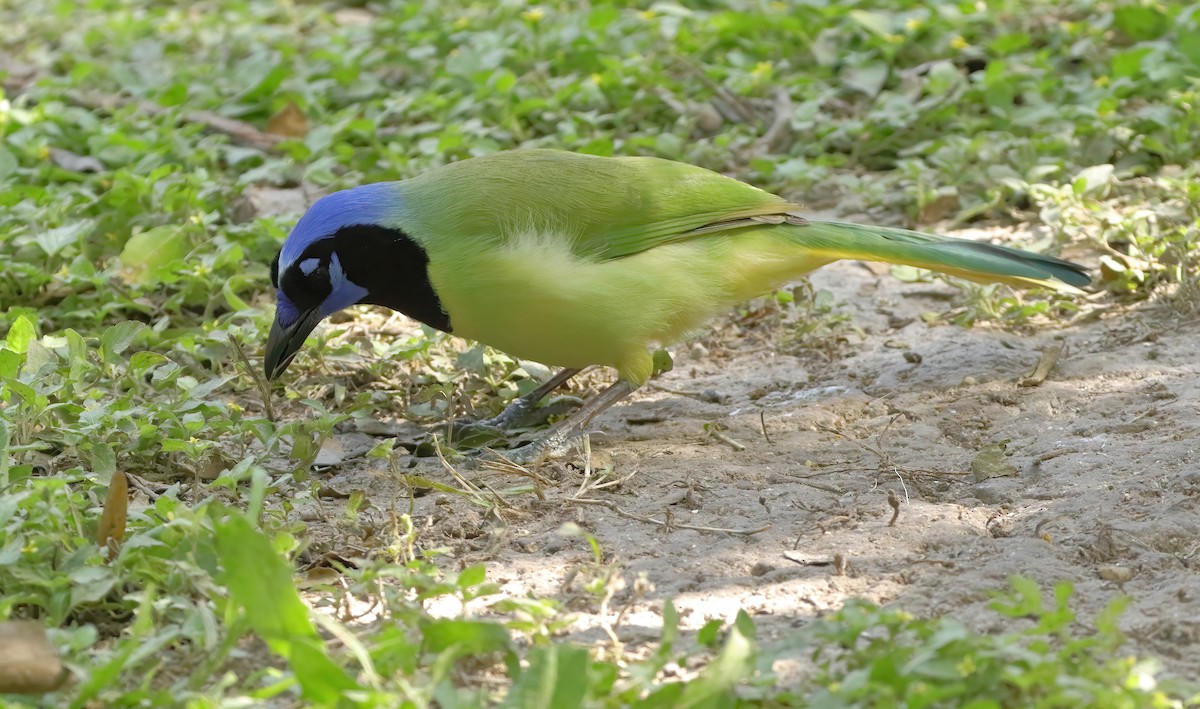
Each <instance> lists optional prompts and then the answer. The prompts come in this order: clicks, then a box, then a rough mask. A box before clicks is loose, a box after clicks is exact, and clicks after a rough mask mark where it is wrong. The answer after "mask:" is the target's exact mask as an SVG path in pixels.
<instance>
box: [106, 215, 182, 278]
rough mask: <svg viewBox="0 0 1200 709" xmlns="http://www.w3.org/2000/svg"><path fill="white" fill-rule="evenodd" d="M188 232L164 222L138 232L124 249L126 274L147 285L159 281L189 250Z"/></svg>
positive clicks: (122, 256) (123, 274) (123, 261)
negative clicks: (164, 224) (163, 224)
mask: <svg viewBox="0 0 1200 709" xmlns="http://www.w3.org/2000/svg"><path fill="white" fill-rule="evenodd" d="M189 249H190V245H189V244H188V238H187V232H186V231H184V229H182V228H181V227H178V226H173V225H170V226H160V227H154V228H153V229H147V230H146V231H143V232H141V233H139V234H134V235H133V236H131V237H130V238H129V241H127V242H125V248H124V249H122V250H121V264H122V265H123V266H124V269H123V270H122V277H123V278H124V279H125V280H126V281H127V282H129V283H137V284H141V285H147V284H151V283H155V282H157V281H159V280H160V279H161V278H162V277H163V276H165V275H166V274H167V273H169V271H170V266H171V264H173V263H174V262H176V261H179V260H182V259H183V258H184V257H185V256H187V254H188V250H189Z"/></svg>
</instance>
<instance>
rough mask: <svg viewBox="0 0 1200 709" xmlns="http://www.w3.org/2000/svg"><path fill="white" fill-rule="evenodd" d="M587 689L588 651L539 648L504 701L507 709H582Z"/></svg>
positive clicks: (530, 656) (551, 646)
mask: <svg viewBox="0 0 1200 709" xmlns="http://www.w3.org/2000/svg"><path fill="white" fill-rule="evenodd" d="M587 690H588V651H587V650H586V649H584V648H581V647H576V646H574V645H566V644H562V645H550V646H545V647H536V648H534V649H533V650H532V651H531V652H530V653H529V667H528V668H526V669H525V670H524V671H522V672H521V675H520V676H519V677H517V679H516V681H515V682H514V683H513V686H512V689H511V690H510V691H509V694H508V698H507V700H506V701H505V702H504V706H507V707H520V708H524V707H554V708H555V709H559V708H560V707H561V708H562V709H572V708H573V707H582V706H583V705H584V699H585V698H586V697H587Z"/></svg>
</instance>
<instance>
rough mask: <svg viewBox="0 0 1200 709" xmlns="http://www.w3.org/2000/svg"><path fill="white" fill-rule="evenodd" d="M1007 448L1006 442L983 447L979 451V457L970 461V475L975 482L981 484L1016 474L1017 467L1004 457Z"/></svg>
mask: <svg viewBox="0 0 1200 709" xmlns="http://www.w3.org/2000/svg"><path fill="white" fill-rule="evenodd" d="M1007 447H1008V441H1001V442H999V443H993V444H992V445H990V446H985V447H984V448H983V449H982V450H980V451H979V455H977V456H975V460H972V461H971V473H972V474H973V477H974V479H975V482H983V481H984V480H988V479H990V478H1005V477H1010V476H1013V475H1016V474H1017V467H1016V466H1015V465H1013V464H1012V463H1010V462H1008V458H1007V457H1006V456H1005V455H1004V450H1005V448H1007Z"/></svg>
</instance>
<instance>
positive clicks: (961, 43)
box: [950, 35, 971, 50]
mask: <svg viewBox="0 0 1200 709" xmlns="http://www.w3.org/2000/svg"><path fill="white" fill-rule="evenodd" d="M950 46H951V47H954V48H955V49H958V50H963V49H966V48H967V47H970V46H971V43H970V42H968V41H967V40H965V39H963V38H962V35H956V36H955V37H954V39H952V40H950Z"/></svg>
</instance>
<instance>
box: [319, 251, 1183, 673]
mask: <svg viewBox="0 0 1200 709" xmlns="http://www.w3.org/2000/svg"><path fill="white" fill-rule="evenodd" d="M976 235H979V233H977V234H976ZM882 273H886V269H882V268H878V267H871V268H867V267H864V266H863V265H860V264H854V263H840V264H834V265H833V266H829V267H826V268H825V269H822V270H821V271H820V272H818V273H817V274H815V275H814V276H813V282H814V284H815V285H816V286H817V287H819V288H825V289H829V290H831V291H833V292H834V294H835V295H836V297H837V299H838V300H839V301H844V302H845V303H846V305H845V306H844V307H845V308H846V309H848V310H849V311H850V312H852V313H853V320H852V322H853V324H854V325H855V326H857V327H859V328H861V329H862V331H863V337H862V338H861V339H860V338H858V337H857V336H855V337H852V338H851V341H850V344H849V346H845V347H842V348H840V350H839V355H838V357H835V358H833V359H832V361H830V360H829V358H827V357H822V356H818V355H809V356H807V357H796V356H789V355H786V354H782V353H780V351H779V350H778V349H777V348H776V347H775V346H774V345H773V343H770V342H765V343H764V342H761V341H760V342H741V343H738V342H733V343H727V344H730V345H731V347H732V349H730V348H726V347H714V348H710V349H707V351H706V350H705V349H703V348H696V347H692V348H689V347H686V346H685V347H681V348H679V350H678V354H677V356H676V368H675V370H674V371H672V372H670V373H668V374H667V375H665V376H664V377H663V378H662V379H661V380H660V381H659V382H658V386H657V387H655V388H650V389H645V390H643V391H642V392H640V393H639V394H638V395H636V396H635V397H633V398H632V399H631V400H630V401H628V402H627V403H625V404H623V405H619V406H617V407H615V408H614V409H612V410H611V411H609V412H608V413H607V414H605V415H603V416H602V417H600V418H599V419H598V420H597V422H596V428H597V434H595V435H593V436H592V451H591V454H592V467H593V468H595V469H598V470H604V469H608V470H609V471H610V472H609V473H608V474H609V477H608V478H607V479H621V480H623V482H621V483H620V484H619V485H613V486H611V487H607V488H603V489H593V490H588V491H585V492H583V493H582V496H583V497H585V498H587V499H590V500H600V501H603V503H604V505H608V506H600V505H589V504H578V503H571V502H568V500H569V499H570V498H575V497H576V496H577V495H579V494H580V493H579V490H580V487H581V484H583V483H584V480H583V475H582V472H581V471H580V470H579V469H578V468H576V467H572V466H564V465H562V464H556V465H548V466H545V467H544V468H543V469H542V470H541V471H540V472H541V474H543V475H544V476H546V477H547V478H548V482H547V484H546V485H545V487H544V491H543V492H544V495H545V499H544V500H539V499H537V497H536V496H535V495H533V494H525V495H520V496H515V497H510V498H508V506H506V507H503V508H501V509H499V510H498V511H488V510H485V509H483V508H481V507H478V506H474V505H472V504H470V503H469V501H467V500H465V499H463V498H462V497H459V496H447V495H444V494H431V495H427V496H424V497H420V498H418V499H417V500H416V501H415V502H416V507H415V519H416V520H417V522H418V524H419V525H425V526H426V528H425V529H424V531H423V532H422V533H421V537H420V538H419V543H420V544H422V545H423V546H426V547H435V546H442V547H447V548H449V549H451V550H452V551H453V555H452V556H451V557H449V558H451V559H453V560H454V561H455V562H457V563H458V564H460V565H466V564H471V563H477V562H486V564H487V567H488V570H489V579H490V580H492V581H495V582H498V583H499V584H500V585H501V588H502V592H503V594H505V595H511V596H523V595H526V594H538V595H543V596H551V597H558V598H562V599H564V600H567V601H569V600H570V599H572V598H576V597H578V595H579V588H580V586H581V585H582V579H583V577H584V576H586V573H583V574H581V573H579V571H580V569H583V568H584V567H585V566H586V565H587V563H588V562H589V560H590V551H589V548H588V546H587V544H586V542H585V541H584V540H583V539H580V538H578V537H570V536H564V535H562V534H561V533H560V532H559V530H560V528H561V527H562V526H563V524H564V523H567V522H574V523H576V524H578V525H579V526H581V527H583V528H584V529H586V530H588V531H590V532H591V534H593V535H595V537H596V538H597V539H598V540H599V542H600V544H601V546H602V548H603V549H604V551H605V553H606V561H611V562H613V563H615V564H617V565H618V566H619V568H620V569H621V574H622V578H623V579H624V582H625V587H624V588H623V589H622V590H620V591H619V592H618V593H617V594H616V595H615V597H614V598H613V599H612V601H611V602H610V603H609V604H607V607H605V608H603V609H598V608H597V606H596V604H576V605H572V606H571V607H572V608H573V609H574V613H575V615H576V623H575V625H574V631H575V632H578V633H579V637H580V638H581V639H585V640H587V639H592V640H601V639H603V638H605V634H604V633H603V631H602V628H603V627H604V626H606V625H607V626H609V627H610V628H611V626H612V624H613V623H614V621H615V620H616V617H617V615H618V612H619V611H620V610H621V609H622V608H624V611H625V612H624V615H623V617H622V618H621V621H620V624H619V626H617V627H616V630H615V632H616V635H617V636H618V637H619V638H620V639H621V641H622V642H624V643H629V644H633V645H636V644H637V643H639V642H642V641H645V640H650V639H653V638H656V637H657V635H658V631H659V627H660V625H661V619H660V615H659V612H660V610H661V607H662V600H663V599H665V598H673V599H674V602H675V604H676V606H677V608H678V609H679V611H680V613H681V616H682V624H683V626H684V627H685V628H688V629H693V630H694V629H698V628H699V627H701V626H702V625H703V624H704V623H705V622H706V621H708V620H710V619H713V618H723V619H731V618H732V617H733V615H734V614H735V613H736V611H737V609H738V608H744V609H746V610H747V611H748V612H749V613H751V614H752V615H754V616H756V618H757V622H758V623H759V627H760V638H762V639H764V640H767V641H770V639H772V638H777V637H780V636H781V635H782V634H784V633H786V632H787V631H788V630H789V628H791V627H794V626H795V625H798V624H802V623H803V622H804V621H805V620H806V619H809V618H811V617H813V616H814V615H815V614H818V613H820V612H822V611H826V610H829V609H835V608H837V607H839V606H840V605H841V604H842V603H843V602H845V601H846V600H847V599H848V598H851V597H855V596H862V597H866V598H868V599H871V600H873V601H876V602H879V603H884V604H895V605H898V606H900V607H903V608H905V609H907V610H909V611H911V612H913V613H915V614H918V615H925V614H949V615H951V616H953V617H956V618H958V619H960V620H962V621H963V622H965V623H967V624H968V625H971V626H973V627H975V628H977V629H981V630H989V631H993V632H996V631H1003V630H1005V626H1004V621H1003V620H1002V619H1001V618H1000V617H999V616H997V615H996V614H994V613H993V612H991V611H989V610H987V603H988V599H989V596H988V592H989V591H992V590H998V589H1004V588H1005V587H1006V586H1007V583H1006V579H1007V578H1008V577H1009V576H1010V575H1013V574H1023V575H1026V576H1030V577H1032V578H1034V579H1036V580H1037V581H1039V582H1041V583H1042V584H1043V586H1044V587H1045V588H1047V589H1049V587H1050V585H1051V584H1053V583H1054V582H1056V581H1062V580H1069V581H1071V582H1073V583H1074V584H1075V588H1076V598H1075V601H1074V607H1075V608H1076V610H1077V611H1078V613H1079V617H1080V619H1081V622H1083V623H1084V625H1085V626H1090V624H1091V620H1092V619H1093V618H1094V616H1095V614H1096V613H1097V612H1098V611H1100V610H1101V609H1102V608H1103V607H1104V606H1105V605H1106V604H1107V603H1108V602H1109V601H1111V600H1112V599H1113V598H1114V597H1115V596H1116V595H1118V594H1122V593H1125V594H1128V595H1130V596H1131V597H1132V599H1133V602H1132V604H1131V607H1130V609H1129V610H1128V611H1127V612H1126V614H1125V615H1124V617H1123V620H1122V622H1121V626H1122V628H1123V630H1125V631H1126V632H1127V633H1128V635H1129V637H1130V641H1131V644H1130V645H1129V646H1127V649H1128V650H1133V651H1136V652H1137V653H1138V654H1140V655H1146V654H1148V655H1154V656H1158V657H1160V658H1162V659H1163V661H1164V663H1165V664H1166V665H1167V667H1168V668H1169V669H1171V670H1172V671H1174V672H1175V673H1178V674H1181V675H1183V676H1190V677H1196V676H1200V652H1196V651H1195V649H1194V648H1195V646H1196V644H1197V640H1198V639H1200V556H1198V550H1200V466H1198V465H1197V463H1196V461H1195V446H1196V440H1197V417H1196V406H1197V403H1198V402H1200V364H1198V358H1197V355H1196V349H1197V345H1196V343H1197V342H1198V341H1200V340H1198V338H1200V324H1198V323H1197V322H1183V321H1182V319H1181V318H1180V317H1179V316H1175V315H1172V314H1171V313H1169V312H1165V311H1163V310H1153V309H1151V310H1145V311H1133V312H1125V313H1122V314H1119V315H1113V316H1111V317H1105V318H1101V319H1097V320H1093V321H1092V322H1090V323H1087V324H1084V325H1080V326H1074V327H1068V328H1040V329H1036V330H1034V331H1032V333H1030V334H1019V333H1013V332H1008V331H1002V330H998V329H995V328H988V327H982V326H980V327H975V328H972V329H962V328H959V327H955V326H952V325H946V324H941V325H934V326H930V325H927V324H926V323H925V322H924V321H922V319H921V318H920V314H921V313H922V312H924V311H939V312H940V311H944V310H945V309H946V307H947V303H946V297H947V294H949V293H952V292H953V291H952V289H951V288H949V287H948V286H946V285H943V284H928V283H924V284H922V283H916V284H906V283H902V282H900V281H897V280H896V279H893V278H890V277H887V276H886V275H884V276H882V277H881V276H879V275H878V274H882ZM1056 346H1062V347H1063V355H1062V357H1061V359H1060V360H1059V361H1058V362H1057V366H1056V367H1055V368H1054V369H1053V370H1052V371H1051V372H1050V374H1049V376H1048V377H1047V378H1046V379H1045V381H1044V382H1042V383H1041V384H1040V385H1036V386H1020V385H1019V384H1018V382H1019V380H1021V379H1022V378H1023V377H1025V376H1026V375H1028V374H1029V373H1030V372H1031V371H1032V370H1033V369H1034V368H1035V365H1036V364H1037V363H1038V361H1039V359H1040V358H1041V356H1042V353H1043V352H1044V351H1046V350H1048V349H1050V348H1054V347H1056ZM680 391H682V392H686V395H681V394H677V393H672V392H680ZM714 424H719V427H720V428H721V429H722V430H721V431H720V434H721V436H723V438H722V437H719V436H716V435H713V433H712V429H713V428H714V426H713V425H714ZM764 427H765V433H764ZM364 439H365V436H364V435H363V434H361V433H347V434H344V435H343V437H342V439H341V440H340V441H339V443H338V445H339V446H341V448H342V451H341V453H339V455H338V457H342V458H344V460H343V461H342V462H341V463H340V464H339V465H337V466H335V467H334V468H332V469H330V470H329V471H328V472H325V473H321V474H322V475H325V476H326V480H325V482H326V484H327V485H328V486H329V487H331V488H333V489H337V490H344V491H345V490H363V491H365V492H367V494H368V498H369V499H370V500H371V501H372V503H373V504H374V505H376V506H377V507H380V508H387V507H388V505H389V502H388V501H389V500H394V499H395V498H396V496H397V495H398V494H401V495H402V494H403V493H402V492H399V491H398V490H397V484H396V483H395V482H394V480H393V479H392V478H391V477H390V476H388V475H387V474H385V473H384V472H383V471H382V467H383V465H382V463H378V462H369V461H368V460H367V459H364V458H361V457H358V458H356V457H355V456H354V452H355V451H352V450H351V449H357V452H361V451H362V450H365V448H366V447H367V446H368V445H369V444H370V441H369V440H364ZM1004 441H1008V444H1007V450H1006V451H1005V453H1004V454H1001V453H1000V452H999V451H1000V448H999V447H998V446H997V444H999V443H1001V442H1004ZM414 465H415V467H414V468H413V470H412V472H414V473H417V474H421V475H426V476H428V477H431V478H434V479H436V480H440V481H446V482H452V481H451V479H450V478H449V476H448V475H447V474H446V472H445V471H444V470H443V468H442V466H441V465H440V464H439V463H438V461H437V460H436V459H431V458H421V459H417V460H416V461H415V462H414ZM464 475H466V476H467V477H468V478H472V479H477V480H484V481H488V482H489V483H490V484H491V485H493V486H494V487H498V488H499V487H506V486H511V485H513V484H515V483H517V482H520V480H519V479H515V478H513V477H512V476H511V475H504V474H501V473H496V472H491V471H486V470H484V471H479V470H476V471H464ZM595 480H596V475H593V477H592V480H591V482H594V481H595ZM889 496H892V497H893V499H895V500H898V501H899V514H898V517H897V518H896V521H895V524H894V525H889V522H890V520H891V519H892V517H893V507H892V505H891V504H889ZM407 504H408V503H407V500H402V501H401V503H399V505H400V509H401V510H402V511H403V510H406V509H407ZM616 508H619V509H620V510H621V512H624V513H628V514H620V513H618V512H617V511H616ZM637 517H642V518H653V519H654V520H660V521H666V522H668V523H669V525H670V526H669V527H664V526H662V525H659V524H655V523H653V522H651V521H646V520H643V519H637ZM684 525H693V526H699V527H713V528H724V529H732V530H742V531H747V530H758V529H761V530H762V531H758V532H757V533H754V534H731V533H728V532H721V531H699V530H695V529H689V528H686V527H685V526H684ZM319 527H320V525H319V524H315V523H314V534H320V533H321V532H320V529H319ZM335 536H340V535H335ZM343 542H344V538H343ZM339 543H341V542H338V541H333V540H332V539H331V540H330V545H331V546H333V547H334V548H336V547H337V546H338V545H339ZM447 563H449V562H447ZM639 576H643V577H644V579H645V582H648V584H649V585H647V584H646V583H637V582H636V579H637V578H638V577H639ZM635 587H636V588H635ZM626 606H627V607H626ZM449 610H450V612H453V611H454V610H456V608H454V609H449ZM601 610H603V611H604V612H601Z"/></svg>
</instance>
